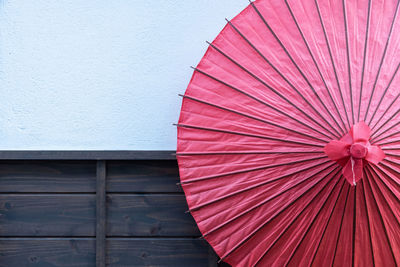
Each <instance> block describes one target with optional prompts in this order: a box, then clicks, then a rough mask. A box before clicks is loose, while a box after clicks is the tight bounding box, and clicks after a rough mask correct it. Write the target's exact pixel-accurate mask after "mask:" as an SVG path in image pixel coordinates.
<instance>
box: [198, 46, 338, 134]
mask: <svg viewBox="0 0 400 267" xmlns="http://www.w3.org/2000/svg"><path fill="white" fill-rule="evenodd" d="M209 44H210V43H209ZM210 46H213V45H212V44H210ZM215 48H216V47H215ZM195 71H197V72H199V73H201V74H203V75H205V76H207V77H209V78H211V79H213V80H214V81H216V82H219V83H221V84H223V85H225V86H227V87H229V88H231V89H232V90H235V91H237V92H239V93H241V94H243V95H245V96H247V97H249V98H251V99H253V100H255V101H257V102H259V103H261V104H263V105H265V106H267V107H269V108H270V109H273V110H274V111H276V112H279V113H280V114H282V115H284V116H285V117H288V118H290V119H292V120H294V121H296V122H297V123H299V124H301V125H303V126H305V127H307V128H309V129H311V130H313V131H315V132H317V133H319V134H321V135H323V136H325V137H327V138H328V139H331V137H330V136H329V135H326V134H325V133H323V132H321V131H319V130H318V129H315V127H312V126H310V125H308V123H305V122H302V121H300V120H298V119H296V118H294V117H293V116H290V115H289V114H287V113H285V112H283V111H282V110H279V109H278V108H276V107H274V106H271V105H270V104H268V103H266V102H265V101H262V100H261V99H259V98H257V97H255V96H252V95H250V94H248V93H246V92H244V91H242V90H240V89H238V88H236V87H234V86H232V85H230V84H228V83H226V82H224V81H222V80H220V79H218V78H215V77H214V76H212V75H211V74H208V73H206V72H204V71H202V70H200V69H198V68H195Z"/></svg>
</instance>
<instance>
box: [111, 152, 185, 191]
mask: <svg viewBox="0 0 400 267" xmlns="http://www.w3.org/2000/svg"><path fill="white" fill-rule="evenodd" d="M177 183H179V171H178V165H177V163H176V161H175V160H144V161H109V162H107V191H108V192H144V193H155V192H158V193H170V192H172V193H176V192H182V189H181V187H180V186H177V185H176V184H177Z"/></svg>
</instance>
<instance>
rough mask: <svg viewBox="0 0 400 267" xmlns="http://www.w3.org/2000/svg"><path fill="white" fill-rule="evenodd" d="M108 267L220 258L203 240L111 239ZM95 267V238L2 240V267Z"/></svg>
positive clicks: (201, 265) (209, 262)
mask: <svg viewBox="0 0 400 267" xmlns="http://www.w3.org/2000/svg"><path fill="white" fill-rule="evenodd" d="M107 251H108V252H107V259H106V263H107V264H106V266H109V267H131V266H132V267H133V266H135V267H138V266H154V267H156V266H160V267H161V266H173V267H180V266H182V267H187V266H193V267H196V266H198V267H207V266H213V267H214V266H217V258H216V256H215V253H214V252H213V251H212V249H211V248H210V247H209V246H208V244H207V243H206V242H205V241H204V240H198V239H189V238H179V239H177V238H168V239H144V238H140V239H138V238H131V239H108V240H107ZM17 266H18V267H38V266H40V267H94V266H96V265H95V240H94V238H92V239H77V238H74V239H60V238H46V239H32V238H22V239H14V238H13V239H5V238H1V239H0V267H17Z"/></svg>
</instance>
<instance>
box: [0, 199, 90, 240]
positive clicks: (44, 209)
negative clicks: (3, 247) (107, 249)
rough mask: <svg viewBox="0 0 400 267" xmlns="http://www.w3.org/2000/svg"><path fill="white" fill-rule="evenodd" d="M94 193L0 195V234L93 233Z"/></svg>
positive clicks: (62, 234)
mask: <svg viewBox="0 0 400 267" xmlns="http://www.w3.org/2000/svg"><path fill="white" fill-rule="evenodd" d="M95 223H96V220H95V195H46V194H43V195H0V236H94V235H95Z"/></svg>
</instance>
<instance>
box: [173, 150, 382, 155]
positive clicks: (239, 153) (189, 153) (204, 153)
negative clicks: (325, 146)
mask: <svg viewBox="0 0 400 267" xmlns="http://www.w3.org/2000/svg"><path fill="white" fill-rule="evenodd" d="M323 153H324V152H323V151H211V152H177V153H175V155H176V156H208V155H249V154H323ZM387 155H388V154H387Z"/></svg>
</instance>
